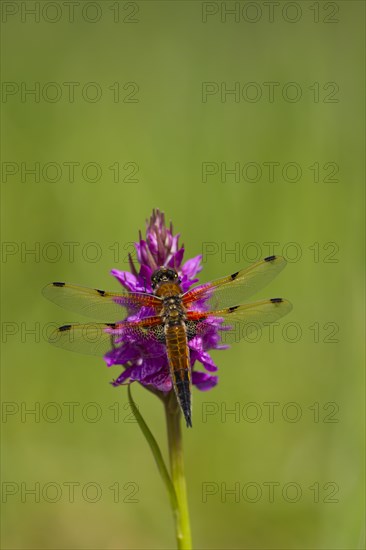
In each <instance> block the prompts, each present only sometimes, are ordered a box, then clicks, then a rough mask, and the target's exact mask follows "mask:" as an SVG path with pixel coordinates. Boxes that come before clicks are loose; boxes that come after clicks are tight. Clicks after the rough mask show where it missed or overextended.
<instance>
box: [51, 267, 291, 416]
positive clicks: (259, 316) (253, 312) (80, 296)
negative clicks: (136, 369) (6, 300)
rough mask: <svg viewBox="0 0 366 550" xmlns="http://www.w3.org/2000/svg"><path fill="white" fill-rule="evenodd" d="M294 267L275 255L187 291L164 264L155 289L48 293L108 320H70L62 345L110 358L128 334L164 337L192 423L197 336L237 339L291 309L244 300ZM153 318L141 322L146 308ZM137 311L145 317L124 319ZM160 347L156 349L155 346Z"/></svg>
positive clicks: (274, 301) (73, 288) (66, 288)
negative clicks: (192, 342) (194, 341)
mask: <svg viewBox="0 0 366 550" xmlns="http://www.w3.org/2000/svg"><path fill="white" fill-rule="evenodd" d="M285 265H286V260H285V259H284V258H283V257H281V256H269V257H268V258H265V259H264V260H261V261H259V262H257V263H255V264H253V265H251V266H250V267H248V268H247V269H243V270H241V271H237V272H236V273H233V274H232V275H229V276H227V277H223V278H221V279H217V280H215V281H212V282H210V283H206V284H202V285H199V286H197V287H194V288H192V289H191V290H188V291H187V292H185V293H182V289H181V287H180V282H181V281H180V279H179V276H178V273H177V271H176V270H175V269H172V268H169V267H160V268H159V269H157V270H156V271H155V272H154V273H153V275H152V277H151V286H152V288H153V294H148V293H143V292H127V291H126V292H119V293H114V292H106V291H104V290H97V289H90V288H84V287H81V286H77V285H72V284H67V283H52V284H49V285H47V286H46V287H45V288H44V290H43V294H44V296H45V297H47V298H48V299H49V300H51V301H53V302H55V303H56V304H58V305H59V306H62V307H64V308H66V309H70V310H72V311H74V312H77V313H80V314H82V315H85V316H88V317H92V318H94V319H99V320H104V321H106V320H108V321H109V322H108V323H87V324H72V325H64V326H61V327H60V328H58V329H57V330H56V331H55V332H54V334H53V335H52V336H51V338H50V341H51V342H52V343H54V344H55V345H57V346H59V347H62V348H65V349H69V350H73V351H78V352H81V353H91V354H97V355H99V354H100V355H104V354H105V353H106V352H107V351H109V350H111V349H112V348H113V347H115V346H117V345H118V344H117V342H118V343H121V342H123V341H124V339H126V340H127V341H131V340H132V341H133V340H134V339H135V340H136V339H137V340H140V341H143V342H145V343H146V344H147V346H146V349H149V344H150V343H151V348H153V347H154V344H156V343H157V342H158V343H160V344H163V345H164V346H165V347H164V353H165V352H166V355H167V362H168V365H169V371H170V376H171V380H172V385H173V387H174V390H175V394H176V396H177V400H178V403H179V405H180V407H181V410H182V412H183V414H184V417H185V420H186V423H187V426H192V421H191V363H190V355H189V345H188V343H189V341H190V340H192V339H193V338H194V337H196V336H200V335H204V334H205V332H206V331H208V330H211V331H212V328H213V326H215V327H218V333H219V334H220V337H221V341H222V343H224V344H230V343H233V342H235V341H239V340H240V339H242V338H245V337H246V336H247V335H248V334H249V333H251V332H253V331H254V330H258V328H259V327H261V326H263V325H265V324H268V323H273V322H275V321H277V320H278V319H280V318H281V317H282V316H283V315H286V314H287V313H289V311H291V309H292V305H291V304H290V302H288V301H287V300H284V299H282V298H270V299H266V300H259V301H257V302H253V303H244V304H243V303H242V302H243V301H245V300H246V299H247V298H248V297H249V296H251V295H253V294H255V293H256V292H257V291H258V290H260V289H261V288H263V287H264V286H265V285H266V284H268V283H269V282H270V281H271V280H272V279H273V278H274V277H275V276H276V275H277V274H278V273H279V272H280V271H281V270H282V269H283V268H284V267H285ZM143 307H144V308H149V310H145V311H151V315H149V316H148V317H145V318H140V319H139V315H138V313H139V311H140V310H141V308H143ZM131 315H136V316H137V320H128V319H126V320H124V321H123V320H121V319H123V318H126V317H130V316H131ZM155 347H156V346H155Z"/></svg>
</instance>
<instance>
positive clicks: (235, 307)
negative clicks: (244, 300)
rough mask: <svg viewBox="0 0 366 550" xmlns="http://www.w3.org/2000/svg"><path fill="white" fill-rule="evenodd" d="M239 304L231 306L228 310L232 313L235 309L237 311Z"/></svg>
mask: <svg viewBox="0 0 366 550" xmlns="http://www.w3.org/2000/svg"><path fill="white" fill-rule="evenodd" d="M238 307H239V306H232V307H229V309H228V312H229V313H232V312H233V311H235V310H236V309H238Z"/></svg>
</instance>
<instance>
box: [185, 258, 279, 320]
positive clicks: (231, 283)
mask: <svg viewBox="0 0 366 550" xmlns="http://www.w3.org/2000/svg"><path fill="white" fill-rule="evenodd" d="M286 263H287V262H286V260H285V258H283V257H282V256H269V257H268V258H265V259H264V260H261V261H259V262H256V263H255V264H253V265H251V266H249V267H248V268H246V269H242V270H241V271H237V272H236V273H233V274H232V275H228V276H227V277H223V278H222V279H217V280H216V281H212V282H210V283H207V284H204V285H201V286H199V287H197V288H193V289H192V290H189V291H188V292H186V293H185V294H184V295H183V303H184V305H185V307H186V308H187V309H190V308H194V306H195V303H196V302H199V303H201V307H200V309H205V310H206V311H207V310H218V309H222V308H227V307H229V306H232V305H233V304H240V303H242V302H244V301H245V300H246V299H247V298H249V297H250V296H252V295H253V294H255V293H256V292H258V291H259V290H261V289H262V288H264V287H265V286H266V285H267V284H268V283H269V282H270V281H272V279H274V278H275V277H276V275H278V273H280V271H282V269H283V268H284V267H285V265H286Z"/></svg>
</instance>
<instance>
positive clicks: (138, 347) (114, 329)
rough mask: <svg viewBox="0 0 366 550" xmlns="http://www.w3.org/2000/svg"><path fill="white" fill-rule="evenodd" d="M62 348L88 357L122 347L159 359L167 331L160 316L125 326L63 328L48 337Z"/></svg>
mask: <svg viewBox="0 0 366 550" xmlns="http://www.w3.org/2000/svg"><path fill="white" fill-rule="evenodd" d="M48 341H49V343H50V344H53V345H55V346H57V347H59V348H63V349H66V350H69V351H75V352H77V353H86V354H89V355H105V354H106V353H107V352H108V351H112V350H113V349H115V348H117V347H121V346H122V345H123V344H126V345H128V346H130V353H131V351H134V352H135V353H136V356H137V357H142V356H144V357H156V356H159V355H161V354H162V353H163V352H164V350H165V346H164V343H163V342H164V329H163V327H162V325H161V318H160V317H148V318H146V319H144V320H143V321H137V322H122V323H86V324H79V323H76V324H70V325H63V326H61V327H59V328H56V329H54V330H53V331H52V332H51V334H50V335H49V337H48Z"/></svg>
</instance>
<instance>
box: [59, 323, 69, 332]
mask: <svg viewBox="0 0 366 550" xmlns="http://www.w3.org/2000/svg"><path fill="white" fill-rule="evenodd" d="M70 329H71V325H62V327H59V329H58V330H59V332H64V331H65V330H70Z"/></svg>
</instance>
